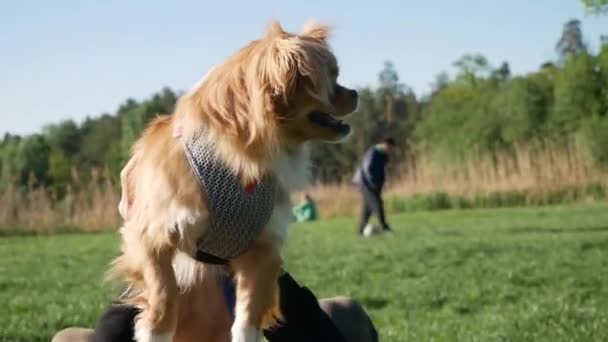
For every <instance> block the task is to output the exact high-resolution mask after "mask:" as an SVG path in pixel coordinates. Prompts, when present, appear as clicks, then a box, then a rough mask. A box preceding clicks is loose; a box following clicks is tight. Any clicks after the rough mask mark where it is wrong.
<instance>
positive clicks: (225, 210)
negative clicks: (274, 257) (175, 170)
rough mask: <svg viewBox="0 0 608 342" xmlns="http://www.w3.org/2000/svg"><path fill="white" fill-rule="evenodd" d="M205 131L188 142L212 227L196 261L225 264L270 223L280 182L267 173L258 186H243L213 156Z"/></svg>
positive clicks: (198, 249)
mask: <svg viewBox="0 0 608 342" xmlns="http://www.w3.org/2000/svg"><path fill="white" fill-rule="evenodd" d="M205 134H206V133H205V131H202V132H200V133H199V134H196V135H194V137H193V138H191V139H189V140H187V141H185V152H186V158H187V159H188V162H189V163H190V167H191V168H192V171H194V174H195V175H196V178H197V179H198V181H199V183H200V185H201V189H202V190H203V192H204V193H205V194H206V198H207V206H208V210H209V227H208V228H207V230H206V233H205V235H203V237H202V238H201V239H200V240H199V241H198V246H197V247H198V248H197V254H196V259H197V260H199V261H202V262H205V263H213V264H224V263H227V260H228V259H231V258H234V257H236V256H239V255H240V254H242V253H243V252H245V250H247V248H248V247H249V246H251V244H252V242H253V241H254V240H255V239H256V238H257V236H258V235H259V233H260V232H261V231H262V229H263V228H264V226H265V225H266V224H267V223H268V221H269V220H270V216H271V215H272V211H273V208H274V200H275V193H276V190H277V184H278V183H277V179H276V177H275V175H273V174H271V173H267V174H265V175H264V176H263V177H262V178H261V179H260V180H259V182H258V183H257V184H254V185H253V186H251V187H249V186H248V187H245V188H244V187H243V186H242V185H241V182H240V181H239V179H238V177H237V176H236V175H235V174H234V173H233V172H232V171H231V170H230V169H229V168H228V167H227V166H226V165H225V164H224V163H223V162H222V161H221V160H219V159H218V158H217V157H216V156H215V154H214V150H215V148H214V144H213V143H210V142H209V141H208V139H205V136H204V135H205Z"/></svg>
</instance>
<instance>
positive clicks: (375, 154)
mask: <svg viewBox="0 0 608 342" xmlns="http://www.w3.org/2000/svg"><path fill="white" fill-rule="evenodd" d="M388 160H389V159H388V155H387V154H386V152H385V151H383V150H382V149H381V148H380V147H378V146H373V147H371V148H370V149H369V150H367V152H366V153H365V155H364V156H363V160H362V162H361V165H360V166H359V168H358V169H357V171H356V172H355V176H354V177H353V182H354V183H355V184H357V185H358V186H359V191H360V192H361V195H362V197H363V204H362V207H361V216H360V219H359V233H360V234H362V233H363V230H364V229H365V226H366V225H367V222H368V221H369V218H370V216H371V214H374V215H376V217H377V218H378V221H380V225H381V226H382V229H383V230H390V227H389V225H388V223H387V222H386V217H385V215H384V205H383V203H382V188H383V187H384V181H385V167H386V164H387V163H388Z"/></svg>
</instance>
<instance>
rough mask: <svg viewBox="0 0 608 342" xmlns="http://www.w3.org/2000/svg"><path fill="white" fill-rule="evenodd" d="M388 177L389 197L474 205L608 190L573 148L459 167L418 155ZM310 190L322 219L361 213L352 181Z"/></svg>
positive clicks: (505, 155) (548, 148)
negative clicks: (504, 197) (486, 198)
mask: <svg viewBox="0 0 608 342" xmlns="http://www.w3.org/2000/svg"><path fill="white" fill-rule="evenodd" d="M388 178H389V181H388V185H387V188H386V197H388V198H390V197H392V198H409V197H413V196H416V195H420V194H434V193H442V194H445V195H446V196H448V197H449V196H453V197H456V198H459V199H461V200H465V201H466V200H469V201H473V202H474V200H475V199H476V198H478V197H479V196H483V195H487V194H496V193H513V192H516V193H518V194H520V195H521V196H523V197H525V198H524V201H525V202H524V203H523V204H524V205H525V204H539V203H540V204H542V203H553V202H555V201H552V200H551V198H550V197H551V196H552V195H553V194H556V193H560V192H564V191H568V192H572V193H573V194H572V196H571V198H572V197H575V198H574V199H575V200H592V196H587V195H586V193H587V189H588V188H589V186H591V185H593V187H594V189H596V190H597V191H599V192H602V193H604V194H605V193H607V192H608V172H607V171H606V170H602V169H601V168H599V167H597V166H595V165H594V163H593V162H592V160H591V159H590V158H588V157H587V156H586V155H585V153H584V152H582V150H581V149H579V148H577V146H576V145H574V144H570V145H566V146H558V145H552V144H543V145H526V146H516V147H515V148H514V149H513V150H512V151H511V152H502V153H500V154H496V155H482V156H479V157H477V158H472V159H470V160H469V161H467V162H462V163H459V164H451V163H445V162H442V161H437V160H433V159H431V158H429V157H428V155H424V154H423V155H415V156H410V158H409V159H408V162H406V163H401V165H400V166H399V168H398V170H397V171H396V172H393V173H392V174H389V177H388ZM306 192H308V193H309V194H310V195H311V196H312V197H313V198H314V199H315V200H316V201H317V204H318V207H319V211H320V214H321V216H323V217H334V216H346V215H355V214H356V213H357V212H358V211H359V206H360V202H361V200H360V198H359V194H358V192H357V189H356V187H355V186H353V185H352V184H350V183H344V184H317V185H315V186H312V187H310V188H309V189H307V190H306ZM562 198H565V197H564V196H562ZM557 201H559V200H557ZM471 206H475V203H472V204H471ZM389 209H390V208H389Z"/></svg>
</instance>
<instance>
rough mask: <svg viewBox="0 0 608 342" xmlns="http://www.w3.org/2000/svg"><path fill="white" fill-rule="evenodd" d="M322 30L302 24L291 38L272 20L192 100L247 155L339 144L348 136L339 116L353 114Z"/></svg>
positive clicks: (352, 98) (351, 95)
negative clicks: (280, 146) (287, 147)
mask: <svg viewBox="0 0 608 342" xmlns="http://www.w3.org/2000/svg"><path fill="white" fill-rule="evenodd" d="M328 31H329V30H328V28H327V27H326V26H323V25H308V26H307V27H306V28H305V29H304V30H303V32H302V33H301V34H292V33H288V32H285V31H284V30H283V29H282V28H281V26H280V25H279V23H277V22H273V23H271V24H270V25H269V27H268V28H267V30H266V33H265V34H264V36H263V37H262V38H261V39H258V40H256V41H253V42H252V43H250V44H249V45H248V46H246V47H244V48H243V49H241V50H240V51H239V52H238V53H237V54H235V55H234V56H232V57H231V58H229V59H228V60H227V61H226V62H225V63H223V64H221V65H219V66H218V67H215V68H214V69H213V70H212V71H211V72H210V73H209V74H208V76H207V78H206V79H205V81H204V82H202V85H201V86H200V87H199V88H198V90H197V91H195V95H194V96H193V97H192V99H194V101H196V103H197V104H198V106H201V105H202V107H203V108H202V109H203V110H202V112H203V113H205V115H207V116H208V119H209V121H211V122H212V123H215V124H216V125H217V127H219V128H221V130H222V132H224V134H227V135H229V136H233V137H235V140H238V141H241V142H243V143H245V145H246V146H250V147H252V148H253V149H259V147H263V146H264V145H266V146H271V145H272V146H275V145H277V143H279V144H280V143H285V144H291V145H293V144H300V143H303V142H306V141H310V140H325V141H338V140H341V139H342V138H344V137H346V136H347V135H348V134H349V132H350V126H349V125H348V124H347V123H345V122H343V121H341V118H343V117H344V116H345V115H347V114H349V113H350V112H352V111H354V110H355V109H356V107H357V103H358V95H357V92H356V91H354V90H352V89H348V88H345V87H343V86H341V85H340V84H339V83H338V81H337V79H338V72H339V68H338V63H337V61H336V57H335V56H334V54H333V53H332V52H331V50H330V47H329V45H328V43H327V38H328ZM196 94H199V95H196Z"/></svg>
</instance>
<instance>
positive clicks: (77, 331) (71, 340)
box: [51, 327, 93, 342]
mask: <svg viewBox="0 0 608 342" xmlns="http://www.w3.org/2000/svg"><path fill="white" fill-rule="evenodd" d="M91 341H93V329H87V328H78V327H71V328H65V329H63V330H61V331H59V332H57V333H56V334H55V336H53V339H52V340H51V342H91Z"/></svg>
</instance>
